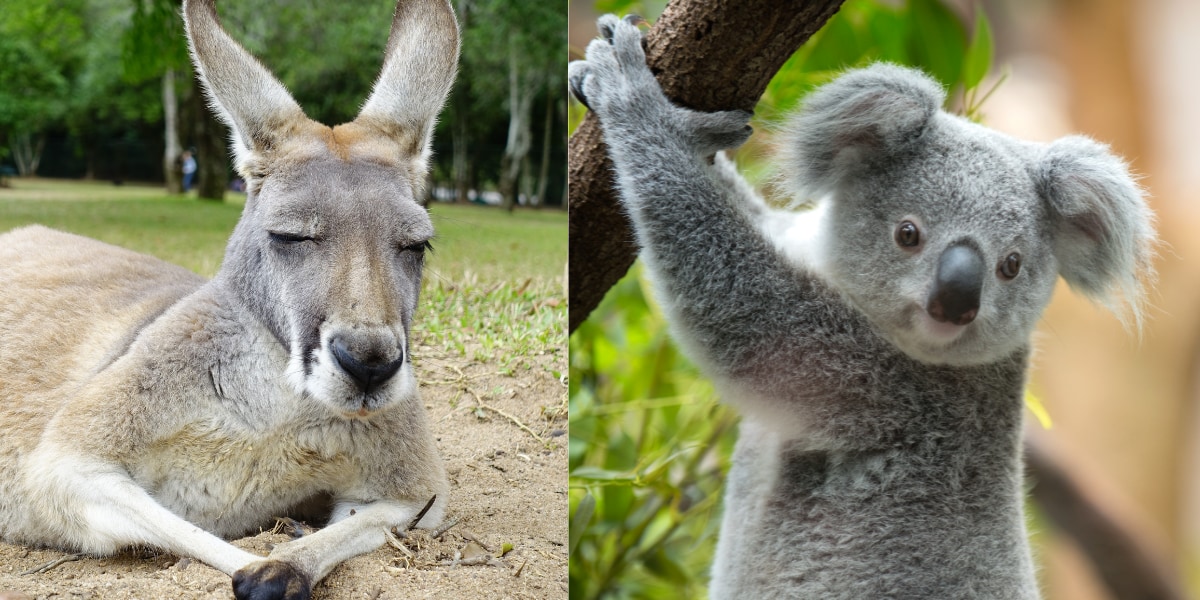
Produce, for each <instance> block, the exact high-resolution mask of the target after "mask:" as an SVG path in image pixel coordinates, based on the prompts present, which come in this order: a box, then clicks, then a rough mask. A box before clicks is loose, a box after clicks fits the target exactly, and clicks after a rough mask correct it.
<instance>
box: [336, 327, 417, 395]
mask: <svg viewBox="0 0 1200 600" xmlns="http://www.w3.org/2000/svg"><path fill="white" fill-rule="evenodd" d="M329 346H330V349H331V350H332V351H333V357H334V358H335V359H337V363H338V366H340V367H342V370H343V371H345V372H346V374H347V375H349V376H350V379H351V380H353V381H354V384H355V385H357V386H358V389H360V390H362V392H363V393H364V394H368V393H370V392H372V391H375V390H376V389H379V386H381V385H383V384H384V383H386V382H387V380H388V379H391V378H392V375H395V374H396V371H399V370H400V367H401V366H402V365H403V364H404V350H403V349H401V350H400V358H397V359H396V360H393V361H390V362H383V361H379V360H375V359H373V358H359V357H358V356H355V353H354V352H351V351H350V349H349V348H347V346H346V341H345V340H343V339H342V338H334V339H332V340H330V344H329Z"/></svg>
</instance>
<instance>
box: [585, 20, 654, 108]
mask: <svg viewBox="0 0 1200 600" xmlns="http://www.w3.org/2000/svg"><path fill="white" fill-rule="evenodd" d="M644 22H645V20H644V19H642V18H641V17H639V16H636V15H629V16H627V17H625V18H624V19H621V18H618V17H617V16H616V15H604V16H603V17H600V20H599V21H598V22H597V26H598V28H599V30H600V35H601V38H599V39H595V40H592V43H590V44H588V47H587V59H586V60H577V61H575V62H572V63H571V64H570V65H569V66H568V67H567V84H568V86H569V87H570V89H571V93H572V94H574V95H575V98H577V99H578V100H579V101H580V102H581V103H583V105H584V106H586V107H588V110H591V111H593V112H595V113H596V114H598V115H599V116H600V118H601V120H609V119H612V118H621V117H622V116H624V115H625V114H626V113H627V112H628V109H635V110H636V109H637V107H639V106H640V107H642V108H643V109H644V108H645V105H646V104H647V103H656V104H666V103H667V101H666V98H665V97H663V96H662V91H661V90H660V89H659V87H658V81H657V80H655V79H654V75H653V74H652V73H650V69H649V67H647V66H646V53H645V51H643V50H642V32H641V30H640V29H638V27H637V26H638V23H644Z"/></svg>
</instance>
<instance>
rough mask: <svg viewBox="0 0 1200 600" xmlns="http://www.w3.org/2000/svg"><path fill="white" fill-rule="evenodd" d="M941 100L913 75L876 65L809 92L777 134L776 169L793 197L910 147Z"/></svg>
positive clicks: (932, 85) (933, 86)
mask: <svg viewBox="0 0 1200 600" xmlns="http://www.w3.org/2000/svg"><path fill="white" fill-rule="evenodd" d="M945 98H946V94H945V92H944V91H943V90H942V88H941V86H940V85H938V84H937V83H936V82H935V81H934V80H932V79H930V78H929V77H928V76H926V75H925V74H924V73H921V72H920V71H916V70H913V69H908V68H904V67H899V66H896V65H891V64H887V63H877V64H874V65H872V66H870V67H867V68H865V69H858V70H855V71H849V72H847V73H846V74H844V75H842V76H841V77H838V78H837V79H835V80H834V81H832V82H830V83H828V84H826V85H824V86H822V87H820V88H818V89H816V90H815V91H813V92H812V93H811V94H809V96H808V98H807V99H806V100H805V103H804V106H803V107H802V109H801V111H800V112H799V113H798V114H797V115H796V116H794V117H792V118H791V119H790V120H789V123H788V125H787V126H786V127H785V129H784V130H783V131H782V132H781V134H782V135H781V140H782V145H781V148H780V149H779V154H780V157H781V164H780V167H781V169H782V170H783V171H785V174H784V178H785V180H786V181H785V185H786V186H787V187H788V189H790V190H791V191H792V192H793V193H795V194H797V195H798V196H803V195H816V194H820V193H823V192H827V191H829V190H830V189H832V188H833V187H834V186H836V185H837V183H838V182H839V181H842V180H844V179H845V178H846V177H848V176H851V175H854V174H855V173H856V172H857V171H858V170H859V169H861V168H862V167H864V166H866V165H869V164H871V163H872V162H875V161H876V160H879V159H886V158H889V157H892V156H896V155H897V154H900V153H903V152H905V151H907V150H909V149H910V148H913V147H915V145H916V143H917V141H918V139H919V138H920V137H921V134H922V133H924V131H925V129H926V127H927V126H928V125H929V122H930V120H931V119H932V118H933V117H934V115H936V114H937V112H938V111H939V110H940V109H941V106H942V102H943V101H944V100H945Z"/></svg>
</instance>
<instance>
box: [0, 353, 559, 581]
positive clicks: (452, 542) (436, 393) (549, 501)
mask: <svg viewBox="0 0 1200 600" xmlns="http://www.w3.org/2000/svg"><path fill="white" fill-rule="evenodd" d="M413 354H414V356H415V357H416V362H417V367H418V373H419V374H420V377H421V381H422V394H423V399H424V401H425V405H426V408H427V410H428V412H429V415H430V417H431V419H432V421H433V429H434V433H435V435H437V437H438V442H439V444H438V445H439V448H440V449H441V452H442V456H443V458H444V459H445V461H446V468H447V470H448V472H449V474H450V479H451V494H452V496H451V499H450V507H449V511H448V515H447V524H448V523H450V522H452V521H453V520H455V519H459V521H458V523H457V524H455V525H454V526H453V527H451V528H450V529H449V530H447V531H446V532H445V533H444V534H442V535H441V536H440V537H438V538H436V539H434V538H431V537H430V535H429V533H428V532H424V531H420V530H418V531H413V532H409V535H408V537H407V538H405V539H399V540H398V542H399V543H400V544H401V545H402V546H404V548H405V550H407V554H411V556H408V555H407V554H406V552H405V551H402V550H400V549H398V548H395V547H393V546H384V547H383V548H380V549H378V550H376V551H374V552H371V553H369V554H365V555H363V556H359V557H357V558H353V559H351V560H349V561H347V562H345V563H343V564H342V565H341V566H340V567H338V568H337V569H336V570H334V572H333V573H332V574H330V575H329V577H327V578H325V580H323V581H322V582H321V583H320V584H318V585H317V587H316V589H315V590H314V594H313V597H314V598H316V599H327V600H335V599H337V600H341V599H346V600H350V599H354V600H360V599H365V600H388V599H391V600H399V599H401V598H454V599H459V598H462V599H475V598H514V599H543V598H566V597H567V537H568V526H567V519H568V517H567V436H566V435H565V433H566V429H567V418H566V397H567V388H566V386H565V384H564V383H563V382H560V381H558V380H557V379H556V378H555V377H554V376H553V375H552V374H551V373H550V370H555V371H558V372H560V373H565V372H566V371H567V365H566V362H567V357H566V349H565V348H563V349H562V350H561V351H559V352H555V353H549V354H546V355H544V356H540V357H537V361H539V365H538V367H536V368H535V369H533V370H531V371H528V372H525V373H523V374H521V373H519V374H517V375H516V376H515V377H510V376H505V375H500V374H498V373H497V372H496V368H495V366H494V365H486V364H478V363H474V364H472V363H470V361H468V360H466V359H462V358H458V357H447V356H443V355H440V351H439V350H438V349H435V348H430V347H421V346H418V347H417V348H415V349H414V353H413ZM543 367H544V368H543ZM525 428H528V430H526V429H525ZM535 435H536V436H537V437H535ZM539 438H540V439H539ZM288 539H290V538H289V537H288V536H287V535H286V534H284V533H271V532H269V531H268V532H263V533H260V534H259V535H256V536H253V537H247V538H244V539H241V540H237V541H235V542H234V543H235V544H236V545H237V546H240V547H242V548H245V549H247V550H250V551H252V552H256V553H259V554H266V553H267V552H268V551H269V549H270V547H271V545H272V544H277V543H280V542H284V541H287V540H288ZM509 546H511V550H508V551H507V552H504V550H505V549H506V548H508V547H509ZM501 553H503V555H502V556H500V557H499V558H493V556H495V555H500V554H501ZM69 556H70V555H68V554H66V553H64V552H60V551H53V550H44V549H35V548H27V547H21V546H12V545H8V544H2V543H0V600H16V599H21V600H25V599H29V600H32V599H34V598H39V599H40V598H64V599H67V598H95V599H102V598H137V599H142V598H146V599H154V598H170V599H172V600H185V599H188V600H190V599H193V598H206V599H208V598H232V597H233V592H232V588H231V585H230V580H229V577H227V576H225V575H224V574H223V573H221V572H219V571H217V570H215V569H212V568H210V567H208V566H206V565H204V564H201V563H199V562H196V561H192V560H188V559H180V558H179V557H176V556H171V555H167V554H161V553H157V552H153V551H149V550H145V549H131V550H127V551H125V552H123V553H121V554H119V555H117V556H112V557H106V558H93V557H84V558H80V559H78V560H71V561H68V562H63V563H61V564H59V565H57V566H54V567H53V568H50V569H49V570H47V571H45V572H42V573H33V574H22V573H24V572H26V571H28V570H31V569H36V568H38V567H40V566H44V565H47V564H48V563H51V562H52V561H55V560H56V559H61V558H65V557H69ZM456 559H461V562H465V563H468V564H465V565H464V564H454V563H455V560H456Z"/></svg>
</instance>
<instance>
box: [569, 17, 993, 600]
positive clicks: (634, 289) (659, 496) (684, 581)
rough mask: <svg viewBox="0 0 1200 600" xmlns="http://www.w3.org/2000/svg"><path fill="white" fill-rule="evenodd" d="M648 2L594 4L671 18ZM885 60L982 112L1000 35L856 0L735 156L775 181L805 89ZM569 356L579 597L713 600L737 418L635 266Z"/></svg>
mask: <svg viewBox="0 0 1200 600" xmlns="http://www.w3.org/2000/svg"><path fill="white" fill-rule="evenodd" d="M648 4H650V3H643V2H630V1H622V0H604V1H600V2H597V3H596V7H597V9H598V10H599V11H601V12H615V13H630V12H632V13H637V14H642V15H651V16H653V15H656V14H657V13H658V12H660V11H661V8H662V6H661V5H660V4H651V5H649V6H648ZM875 60H888V61H891V62H896V63H900V64H906V65H912V66H917V67H920V68H922V69H924V70H926V71H927V72H929V73H930V74H931V75H933V76H934V77H936V78H937V79H938V80H939V81H941V82H942V83H943V85H945V86H946V87H947V88H948V89H949V90H951V97H950V100H949V102H948V104H949V106H948V108H951V109H956V110H958V111H959V112H962V113H965V114H967V115H968V116H970V117H973V118H978V117H979V116H980V113H979V106H980V104H981V103H982V101H983V100H984V99H985V98H986V91H981V87H980V86H981V84H982V83H983V81H984V76H985V75H986V74H987V73H988V71H989V69H990V67H991V61H992V37H991V31H990V27H989V25H988V21H987V18H986V16H985V15H984V14H983V13H982V12H980V13H978V14H976V15H957V14H955V13H954V12H952V11H951V10H950V9H948V8H947V7H946V6H945V5H944V4H942V3H941V2H939V1H937V0H909V1H907V2H902V3H899V4H896V3H892V2H887V3H885V2H881V1H879V0H849V1H847V2H846V3H845V4H844V5H843V7H842V9H841V10H840V12H839V13H838V14H837V15H836V16H834V17H833V19H831V20H830V21H829V23H828V24H827V25H826V26H825V27H824V28H823V29H822V30H821V31H820V32H818V33H817V34H816V35H815V36H814V37H813V38H812V39H811V40H810V41H809V42H808V43H807V44H805V46H804V47H803V48H801V50H800V51H799V52H797V53H796V55H795V56H793V57H792V59H791V60H790V61H789V62H788V63H787V64H786V65H785V66H784V68H783V69H782V70H781V71H780V72H779V74H778V75H777V76H776V77H775V78H774V79H773V80H772V82H771V84H770V86H769V87H768V89H767V92H766V94H765V95H764V97H763V99H762V101H761V102H760V104H759V106H758V109H757V110H756V116H755V120H756V121H755V123H754V125H755V129H756V131H758V132H760V133H757V134H756V135H755V137H754V138H752V140H751V142H750V143H749V144H747V146H745V147H743V149H742V150H740V151H739V152H738V156H737V160H738V162H739V164H740V166H741V167H742V169H743V172H745V173H747V174H748V176H749V177H750V178H751V180H752V181H754V180H758V181H761V180H764V179H765V178H766V177H765V175H766V173H767V171H768V167H767V165H766V164H765V162H764V161H762V160H761V159H760V154H761V150H762V149H763V148H764V147H765V146H767V145H769V142H770V140H769V138H770V135H769V131H770V130H771V129H773V126H774V124H775V123H777V122H778V121H779V120H781V119H782V118H783V116H784V115H785V114H786V113H787V112H788V111H790V110H792V109H794V108H795V107H796V105H797V104H798V103H799V102H800V101H801V100H802V99H803V97H804V95H805V94H806V93H807V92H808V91H810V90H811V89H812V88H813V87H814V86H817V85H819V84H821V83H823V82H825V81H828V80H829V79H831V78H832V77H834V76H835V75H836V74H837V73H839V72H841V71H842V70H845V69H846V68H849V67H854V66H862V65H865V64H867V63H869V62H872V61H875ZM763 132H767V133H766V134H765V135H764V134H763ZM570 349H571V363H570V369H571V374H570V382H571V385H570V414H571V431H570V467H571V480H570V482H571V490H570V501H571V515H572V521H571V539H570V551H571V566H570V571H571V572H570V588H571V597H572V598H601V597H613V598H681V597H687V598H693V597H703V596H704V595H705V587H706V586H707V582H708V574H707V569H708V566H709V564H710V563H711V561H712V555H713V550H714V547H715V540H716V533H717V530H718V528H719V522H720V509H719V505H720V496H721V490H722V480H723V478H724V474H725V473H726V472H727V470H728V467H729V456H730V453H731V451H732V447H733V443H734V441H735V439H736V435H737V433H736V431H737V420H736V416H735V414H734V413H733V412H732V411H731V410H730V409H728V408H727V407H725V406H723V405H721V404H719V403H718V402H717V398H716V396H715V394H714V392H713V390H712V387H711V385H710V384H709V383H708V382H707V381H706V380H705V379H704V378H703V377H702V376H701V374H700V373H699V371H698V370H697V369H696V368H695V366H694V365H692V364H691V363H690V362H689V361H688V360H687V359H686V358H685V357H683V356H682V355H681V354H680V353H679V352H678V350H676V348H675V346H674V344H673V343H672V341H671V340H670V339H669V335H668V332H667V327H666V323H665V322H664V320H663V317H662V314H661V312H660V311H659V310H658V309H657V308H656V306H655V304H654V302H653V298H651V297H650V292H649V287H648V285H647V282H645V281H644V279H643V278H642V274H641V269H640V267H639V266H637V265H635V267H634V268H633V269H632V270H631V271H630V273H629V274H628V275H627V276H626V277H625V278H624V279H623V280H622V281H620V282H619V283H618V284H617V285H616V286H614V287H613V289H612V290H611V291H610V292H609V293H608V295H607V296H606V297H605V299H604V301H603V302H602V303H601V305H600V306H599V307H598V308H597V309H596V310H595V311H594V312H593V313H592V315H591V317H590V318H589V319H588V320H587V321H586V322H585V323H583V324H582V325H581V326H580V327H579V328H578V329H577V330H576V331H575V332H574V334H573V335H572V336H571V341H570Z"/></svg>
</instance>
